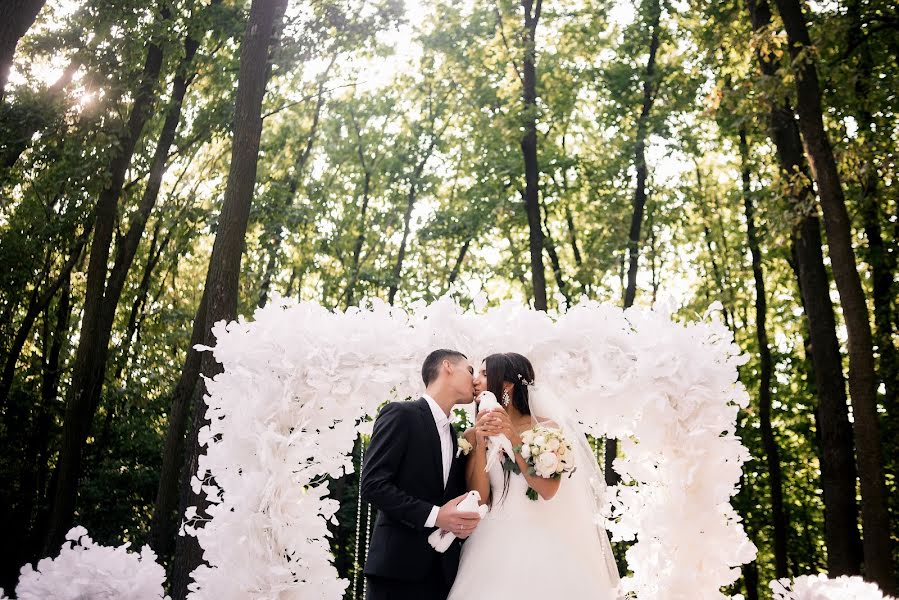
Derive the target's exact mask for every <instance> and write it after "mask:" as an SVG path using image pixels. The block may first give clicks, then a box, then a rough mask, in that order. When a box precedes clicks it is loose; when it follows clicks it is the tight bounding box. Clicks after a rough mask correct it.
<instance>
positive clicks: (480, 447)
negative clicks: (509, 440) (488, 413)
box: [465, 415, 490, 503]
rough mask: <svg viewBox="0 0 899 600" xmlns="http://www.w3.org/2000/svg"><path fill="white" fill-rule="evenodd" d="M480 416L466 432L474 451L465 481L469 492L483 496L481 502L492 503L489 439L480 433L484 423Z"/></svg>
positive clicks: (468, 462) (468, 463)
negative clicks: (488, 457) (476, 492)
mask: <svg viewBox="0 0 899 600" xmlns="http://www.w3.org/2000/svg"><path fill="white" fill-rule="evenodd" d="M482 416H483V415H479V416H478V419H477V421H476V422H475V426H474V427H472V428H470V429H468V431H466V432H465V439H466V440H468V443H469V444H471V445H472V451H471V453H470V454H469V455H468V461H467V462H466V464H465V481H466V483H467V484H468V489H469V490H477V491H478V493H479V494H480V495H481V502H482V503H485V502H489V501H490V479H489V478H488V477H487V473H486V472H485V469H486V468H487V438H486V437H484V436H482V435H481V434H480V433H479V432H478V426H479V425H478V424H479V423H482V421H481V417H482Z"/></svg>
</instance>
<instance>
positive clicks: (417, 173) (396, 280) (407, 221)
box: [387, 134, 437, 306]
mask: <svg viewBox="0 0 899 600" xmlns="http://www.w3.org/2000/svg"><path fill="white" fill-rule="evenodd" d="M436 145H437V136H436V135H433V134H432V137H431V143H430V144H429V145H428V148H427V150H426V151H425V154H424V156H423V157H422V158H421V160H420V161H418V164H417V165H415V169H413V171H412V176H411V177H410V178H409V192H408V193H407V194H406V211H405V213H404V214H403V239H402V241H401V242H400V249H399V252H397V255H396V263H394V265H393V276H392V278H391V280H390V290H389V291H388V292H387V303H388V304H390V305H391V306H393V302H394V300H395V299H396V294H397V292H398V291H399V289H400V281H401V280H402V279H401V278H402V276H403V261H404V260H405V258H406V244H407V242H408V240H409V233H410V231H411V221H412V211H413V209H414V208H415V201H416V200H417V199H418V185H419V183H420V181H421V174H422V173H423V172H424V169H425V165H426V164H427V163H428V159H429V158H431V153H432V152H433V151H434V147H435V146H436Z"/></svg>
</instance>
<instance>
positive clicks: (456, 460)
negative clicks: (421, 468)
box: [446, 423, 462, 488]
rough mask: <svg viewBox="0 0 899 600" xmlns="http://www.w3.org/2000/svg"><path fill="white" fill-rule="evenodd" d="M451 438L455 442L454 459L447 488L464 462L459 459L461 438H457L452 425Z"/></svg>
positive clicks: (447, 480) (447, 479) (451, 463)
mask: <svg viewBox="0 0 899 600" xmlns="http://www.w3.org/2000/svg"><path fill="white" fill-rule="evenodd" d="M450 438H451V439H452V440H453V459H452V460H451V461H450V471H449V476H448V477H447V478H446V487H447V488H449V486H450V484H451V482H452V481H453V474H454V473H455V472H456V469H457V468H459V467H461V466H462V461H461V459H460V457H459V438H458V437H457V436H456V428H455V427H453V425H452V423H450Z"/></svg>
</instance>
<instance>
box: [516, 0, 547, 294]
mask: <svg viewBox="0 0 899 600" xmlns="http://www.w3.org/2000/svg"><path fill="white" fill-rule="evenodd" d="M542 4H543V3H542V0H536V3H535V2H534V0H522V2H521V6H522V8H523V9H524V40H523V41H524V64H523V68H522V80H521V83H522V101H523V109H522V116H523V126H524V135H523V136H522V138H521V153H522V156H523V157H524V181H525V188H524V209H525V212H526V213H527V217H528V229H529V232H530V233H529V236H528V240H529V248H530V253H531V282H532V285H533V293H534V308H535V309H537V310H543V311H545V310H546V308H547V304H546V273H545V272H544V270H543V246H544V242H543V226H542V224H541V219H540V168H539V165H538V162H537V43H536V35H537V24H538V23H539V22H540V12H541V8H542Z"/></svg>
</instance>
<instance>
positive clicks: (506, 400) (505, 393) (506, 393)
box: [503, 390, 512, 406]
mask: <svg viewBox="0 0 899 600" xmlns="http://www.w3.org/2000/svg"><path fill="white" fill-rule="evenodd" d="M511 401H512V398H511V396H509V390H503V406H508V405H509V402H511Z"/></svg>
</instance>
